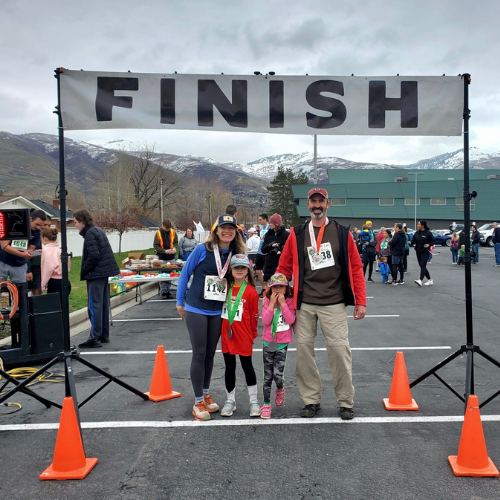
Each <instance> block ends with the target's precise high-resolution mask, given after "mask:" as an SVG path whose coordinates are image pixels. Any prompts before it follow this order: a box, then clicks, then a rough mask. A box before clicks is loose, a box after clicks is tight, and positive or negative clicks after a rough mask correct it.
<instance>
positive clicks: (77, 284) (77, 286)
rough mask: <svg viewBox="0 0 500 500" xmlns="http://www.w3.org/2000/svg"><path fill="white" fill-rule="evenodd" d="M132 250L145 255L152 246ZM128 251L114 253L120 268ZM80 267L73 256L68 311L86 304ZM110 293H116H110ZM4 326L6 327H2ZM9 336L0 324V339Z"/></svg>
mask: <svg viewBox="0 0 500 500" xmlns="http://www.w3.org/2000/svg"><path fill="white" fill-rule="evenodd" d="M134 252H142V253H144V254H145V255H154V253H155V251H154V248H148V249H147V250H134ZM127 255H128V252H122V254H121V255H120V254H119V253H115V259H116V262H117V264H118V267H119V268H120V269H121V267H122V260H123V259H125V258H126V257H127ZM81 267H82V258H81V257H73V258H72V259H71V269H70V271H69V281H70V283H71V293H70V294H69V312H73V311H77V310H78V309H82V308H83V307H86V306H87V282H86V281H80V269H81ZM111 295H112V296H113V295H116V293H115V294H114V293H111ZM3 326H6V328H3ZM7 336H10V328H9V327H8V326H7V325H2V324H0V339H1V338H4V337H7Z"/></svg>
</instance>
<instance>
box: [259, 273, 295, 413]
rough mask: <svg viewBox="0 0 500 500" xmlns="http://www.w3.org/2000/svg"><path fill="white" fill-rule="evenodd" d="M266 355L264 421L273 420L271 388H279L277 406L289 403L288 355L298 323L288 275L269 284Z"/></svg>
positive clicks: (277, 276) (265, 308) (265, 316)
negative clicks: (285, 384) (296, 323)
mask: <svg viewBox="0 0 500 500" xmlns="http://www.w3.org/2000/svg"><path fill="white" fill-rule="evenodd" d="M262 323H264V335H263V336H262V340H263V344H264V345H263V347H262V355H263V359H264V404H263V405H262V408H261V409H260V416H261V418H271V386H272V383H273V379H274V383H275V384H276V393H275V402H276V406H281V405H282V404H283V403H284V402H285V388H284V385H283V372H284V371H285V362H286V352H287V349H288V344H289V343H290V342H292V325H293V324H294V323H295V308H294V307H293V291H292V289H291V288H290V287H289V286H288V280H287V278H286V276H285V275H284V274H281V273H276V274H274V275H273V276H271V279H270V280H269V288H268V289H267V292H266V298H265V300H264V306H263V308H262Z"/></svg>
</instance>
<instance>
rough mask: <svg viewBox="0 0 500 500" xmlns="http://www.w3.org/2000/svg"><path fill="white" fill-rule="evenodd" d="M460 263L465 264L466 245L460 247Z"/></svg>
mask: <svg viewBox="0 0 500 500" xmlns="http://www.w3.org/2000/svg"><path fill="white" fill-rule="evenodd" d="M458 265H459V266H465V245H460V248H459V249H458Z"/></svg>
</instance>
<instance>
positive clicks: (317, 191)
mask: <svg viewBox="0 0 500 500" xmlns="http://www.w3.org/2000/svg"><path fill="white" fill-rule="evenodd" d="M314 194H320V195H321V196H323V198H326V199H327V200H328V191H327V190H326V189H325V188H320V187H313V188H312V189H310V190H309V193H308V194H307V198H308V199H309V198H310V197H311V196H312V195H314Z"/></svg>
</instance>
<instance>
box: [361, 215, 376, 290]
mask: <svg viewBox="0 0 500 500" xmlns="http://www.w3.org/2000/svg"><path fill="white" fill-rule="evenodd" d="M359 241H360V245H361V262H362V263H363V276H365V275H366V268H367V267H368V280H367V282H368V283H374V281H373V279H372V273H373V263H374V262H375V246H376V241H375V239H374V237H373V233H372V232H371V231H370V230H369V226H367V225H366V224H365V225H364V226H363V230H362V231H360V233H359Z"/></svg>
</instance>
